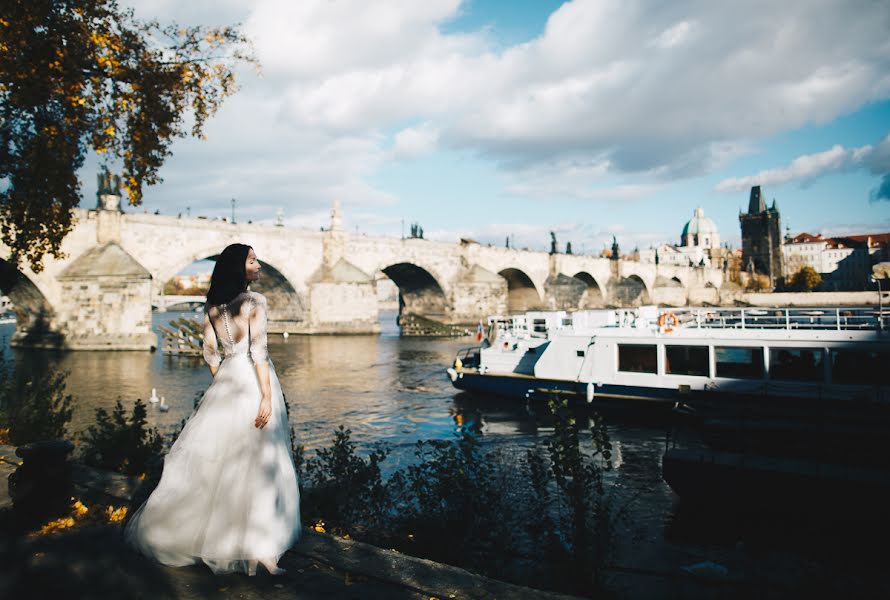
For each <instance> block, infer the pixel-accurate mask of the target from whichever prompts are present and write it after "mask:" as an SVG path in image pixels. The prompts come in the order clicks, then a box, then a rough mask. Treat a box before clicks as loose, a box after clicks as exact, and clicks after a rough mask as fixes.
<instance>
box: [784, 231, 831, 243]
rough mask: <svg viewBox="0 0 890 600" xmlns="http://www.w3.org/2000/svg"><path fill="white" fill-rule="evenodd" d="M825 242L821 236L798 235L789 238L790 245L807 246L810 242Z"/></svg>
mask: <svg viewBox="0 0 890 600" xmlns="http://www.w3.org/2000/svg"><path fill="white" fill-rule="evenodd" d="M825 241H827V240H826V239H825V238H823V237H822V236H821V235H810V234H809V233H798V234H797V235H796V236H794V237H793V238H791V242H789V243H791V244H809V243H812V242H825Z"/></svg>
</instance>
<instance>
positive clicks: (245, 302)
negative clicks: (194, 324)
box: [204, 292, 269, 367]
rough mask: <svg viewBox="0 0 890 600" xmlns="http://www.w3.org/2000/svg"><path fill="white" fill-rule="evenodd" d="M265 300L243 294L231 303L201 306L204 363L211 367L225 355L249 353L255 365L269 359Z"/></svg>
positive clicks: (254, 294)
mask: <svg viewBox="0 0 890 600" xmlns="http://www.w3.org/2000/svg"><path fill="white" fill-rule="evenodd" d="M266 328H267V318H266V298H265V297H264V296H263V295H262V294H258V293H257V292H242V293H241V294H238V295H237V296H235V298H233V299H232V301H231V302H229V303H228V304H224V305H219V306H210V305H207V306H205V307H204V360H206V361H207V364H208V365H210V366H212V367H217V366H219V364H220V362H221V361H222V357H221V356H220V346H222V350H223V351H224V353H225V355H226V356H235V355H238V354H247V353H248V352H250V356H251V358H253V361H254V362H264V361H267V360H269V355H268V352H267V341H266Z"/></svg>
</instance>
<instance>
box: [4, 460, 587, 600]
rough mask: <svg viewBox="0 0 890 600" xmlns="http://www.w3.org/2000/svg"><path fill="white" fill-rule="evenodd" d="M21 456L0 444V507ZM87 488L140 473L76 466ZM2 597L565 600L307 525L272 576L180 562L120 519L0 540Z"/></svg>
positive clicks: (110, 492) (127, 481) (93, 493)
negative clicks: (158, 557) (132, 540)
mask: <svg viewBox="0 0 890 600" xmlns="http://www.w3.org/2000/svg"><path fill="white" fill-rule="evenodd" d="M19 460H20V459H18V457H16V456H15V453H14V449H13V448H11V447H9V446H0V478H2V482H0V510H2V509H4V508H6V509H8V508H9V507H10V506H11V502H10V500H9V493H8V488H7V477H8V475H9V474H10V473H11V472H12V471H13V470H14V469H15V467H16V465H17V464H18V462H19ZM74 479H75V485H76V487H77V492H78V495H79V496H80V497H84V498H86V497H90V498H94V499H104V500H105V501H106V502H116V503H121V502H129V500H130V498H131V497H132V495H133V491H134V490H135V489H136V486H137V485H138V482H137V481H135V480H134V479H132V478H127V477H124V476H122V475H118V474H115V473H107V472H102V471H98V470H95V469H90V468H87V467H83V466H76V468H75V473H74ZM0 564H2V565H3V568H2V570H0V598H16V599H25V598H34V599H37V598H39V599H41V600H43V599H55V598H65V599H66V600H67V599H87V598H115V599H128V598H134V599H136V598H144V599H146V600H149V599H151V600H167V599H171V600H172V599H174V598H178V599H184V600H191V599H199V598H200V599H206V598H212V599H216V598H242V599H245V600H250V599H253V598H256V599H259V598H262V599H264V600H286V599H287V600H290V599H309V598H332V599H340V598H342V599H347V598H356V599H358V598H361V599H369V598H370V599H374V598H381V599H383V598H386V599H393V600H401V599H405V600H421V599H423V600H429V599H430V598H439V599H441V600H445V599H450V598H457V599H464V598H466V599H477V598H478V599H483V598H492V599H494V598H503V599H514V598H515V599H517V600H560V599H563V600H566V599H569V598H570V597H569V596H564V595H560V594H552V593H548V592H542V591H539V590H533V589H530V588H525V587H520V586H515V585H511V584H508V583H504V582H501V581H496V580H493V579H489V578H487V577H481V576H479V575H475V574H473V573H470V572H468V571H465V570H463V569H459V568H456V567H452V566H449V565H443V564H440V563H435V562H432V561H428V560H422V559H418V558H415V557H412V556H407V555H403V554H400V553H398V552H395V551H391V550H384V549H381V548H377V547H375V546H371V545H369V544H364V543H361V542H356V541H352V540H344V539H340V538H336V537H333V536H330V535H325V534H318V533H315V532H313V531H309V530H305V529H304V536H303V538H302V539H301V540H300V542H299V543H298V544H297V545H296V547H295V548H294V549H292V550H291V551H289V552H287V553H286V554H285V556H284V557H282V559H281V561H280V565H281V566H282V567H284V568H285V569H287V573H286V574H285V575H283V576H280V577H271V576H269V575H268V574H266V573H264V572H262V571H261V573H260V574H259V575H258V576H257V577H246V576H244V575H243V574H239V575H223V576H220V575H213V574H212V573H211V572H210V570H209V569H207V568H206V567H203V566H194V567H187V568H178V569H173V568H169V567H164V566H161V565H158V564H156V563H154V562H153V561H149V560H147V559H145V558H143V557H141V556H140V555H138V554H136V553H135V552H133V551H131V550H130V549H129V548H128V547H127V546H126V545H125V544H124V543H123V540H122V538H121V535H120V529H119V527H116V526H111V525H108V526H101V527H95V528H89V529H80V530H73V531H71V532H69V533H62V534H55V535H49V536H42V537H39V538H35V539H30V540H29V539H2V540H0Z"/></svg>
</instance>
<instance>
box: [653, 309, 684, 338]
mask: <svg viewBox="0 0 890 600" xmlns="http://www.w3.org/2000/svg"><path fill="white" fill-rule="evenodd" d="M668 320H670V325H666V323H667V321H668ZM679 324H680V319H678V318H677V315H675V314H674V313H672V312H671V311H668V312H663V313H661V315H660V316H659V317H658V326H659V327H663V328H664V332H665V333H670V332H671V331H673V330H674V327H676V326H678V325H679Z"/></svg>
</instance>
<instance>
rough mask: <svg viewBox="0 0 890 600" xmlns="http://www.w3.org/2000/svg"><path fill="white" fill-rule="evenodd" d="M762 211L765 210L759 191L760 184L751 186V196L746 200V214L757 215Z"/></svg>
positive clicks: (764, 203) (764, 202)
mask: <svg viewBox="0 0 890 600" xmlns="http://www.w3.org/2000/svg"><path fill="white" fill-rule="evenodd" d="M762 212H766V201H765V200H764V199H763V195H762V194H761V193H760V186H759V185H755V186H752V187H751V198H750V199H749V200H748V214H749V215H759V214H760V213H762Z"/></svg>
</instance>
